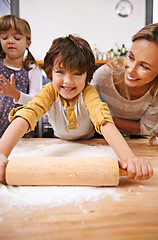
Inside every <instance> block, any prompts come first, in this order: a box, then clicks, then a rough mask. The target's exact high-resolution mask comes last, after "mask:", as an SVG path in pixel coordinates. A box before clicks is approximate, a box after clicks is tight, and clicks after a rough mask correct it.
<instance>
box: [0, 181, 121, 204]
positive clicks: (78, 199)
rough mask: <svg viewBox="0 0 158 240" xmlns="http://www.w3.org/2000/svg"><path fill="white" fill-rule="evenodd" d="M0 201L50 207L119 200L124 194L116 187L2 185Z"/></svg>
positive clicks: (0, 186)
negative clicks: (101, 200)
mask: <svg viewBox="0 0 158 240" xmlns="http://www.w3.org/2000/svg"><path fill="white" fill-rule="evenodd" d="M0 195H1V197H0V198H1V199H0V202H3V203H6V204H7V205H9V206H10V207H14V206H35V205H49V206H50V207H56V206H62V205H66V204H70V203H74V204H75V205H76V206H80V204H82V203H83V202H89V201H92V202H97V201H98V200H100V199H104V198H108V199H112V200H114V201H119V200H120V197H122V196H123V194H121V193H119V192H117V191H116V189H114V188H95V187H54V186H49V187H47V186H46V187H34V186H33V187H12V186H5V185H0Z"/></svg>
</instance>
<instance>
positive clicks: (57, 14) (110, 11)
mask: <svg viewBox="0 0 158 240" xmlns="http://www.w3.org/2000/svg"><path fill="white" fill-rule="evenodd" d="M122 3H123V5H122ZM124 4H125V5H124ZM5 14H15V15H17V16H19V17H21V18H24V19H26V20H27V21H28V22H29V24H30V26H31V30H32V44H31V47H30V51H31V52H32V53H33V55H34V56H35V58H36V59H37V60H38V61H39V64H40V66H41V67H42V65H43V59H44V56H45V54H46V52H47V51H48V50H49V48H50V46H51V44H52V41H53V39H54V38H57V37H60V36H65V35H68V34H70V33H71V34H78V35H79V36H80V37H83V38H85V39H86V40H87V41H88V42H89V44H90V45H91V47H92V49H93V51H94V54H95V56H96V63H97V65H98V66H100V65H102V64H104V63H105V62H106V61H108V59H109V58H110V59H111V58H113V57H115V56H117V55H120V54H122V55H123V54H125V53H126V52H127V51H128V50H129V48H130V46H131V37H132V35H133V34H135V33H136V32H137V31H138V30H139V29H140V28H142V27H143V26H145V25H147V24H150V23H154V22H158V0H126V1H125V0H27V1H26V0H0V17H1V16H3V15H5ZM47 82H48V79H47V78H46V76H45V74H43V84H45V83H47ZM52 136H53V130H52V129H51V128H50V125H49V123H48V117H47V114H46V115H44V116H43V117H42V118H41V119H40V121H39V123H38V137H52Z"/></svg>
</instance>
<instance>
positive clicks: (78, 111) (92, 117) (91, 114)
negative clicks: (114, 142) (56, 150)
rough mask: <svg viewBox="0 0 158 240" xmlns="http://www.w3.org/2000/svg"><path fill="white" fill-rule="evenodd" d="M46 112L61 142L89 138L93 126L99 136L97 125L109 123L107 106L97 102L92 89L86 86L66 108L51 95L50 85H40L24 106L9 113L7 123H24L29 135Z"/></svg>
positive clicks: (110, 119)
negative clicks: (16, 120) (14, 120)
mask: <svg viewBox="0 0 158 240" xmlns="http://www.w3.org/2000/svg"><path fill="white" fill-rule="evenodd" d="M47 112H48V118H49V123H50V124H51V125H52V128H53V130H54V134H55V135H56V136H57V137H59V138H62V139H65V140H76V139H87V138H90V137H92V136H93V135H94V133H95V131H94V127H93V124H94V126H95V129H96V130H97V131H98V132H99V133H100V125H102V124H104V123H106V122H111V123H113V120H112V116H111V114H110V112H109V109H108V106H107V104H106V103H103V102H102V101H101V99H100V97H99V94H98V92H97V91H96V89H95V88H94V87H93V86H91V85H87V87H86V88H85V89H84V90H83V91H82V92H81V93H80V94H79V95H78V96H76V97H75V99H74V100H73V102H72V104H71V105H70V106H69V105H68V104H67V102H66V100H65V99H64V98H62V97H61V96H60V95H59V94H58V93H57V92H56V91H55V89H54V88H53V84H52V82H51V83H48V84H46V85H44V86H43V87H42V89H41V91H40V92H39V94H38V95H36V96H35V97H34V99H33V100H32V101H30V102H29V103H28V104H27V105H25V106H22V107H19V108H16V109H12V111H11V112H10V115H9V120H10V121H13V119H14V118H16V117H22V118H24V119H26V120H27V121H28V123H29V129H28V131H30V130H33V129H34V128H35V126H36V123H37V122H38V120H39V119H40V117H41V116H42V115H44V114H45V113H47ZM92 123H93V124H92Z"/></svg>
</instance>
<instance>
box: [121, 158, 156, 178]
mask: <svg viewBox="0 0 158 240" xmlns="http://www.w3.org/2000/svg"><path fill="white" fill-rule="evenodd" d="M119 166H120V168H122V169H127V172H128V175H127V177H128V178H130V179H133V180H147V179H149V178H151V177H152V175H153V168H152V166H151V164H150V162H149V161H147V160H144V159H143V158H140V157H133V158H128V159H126V160H119Z"/></svg>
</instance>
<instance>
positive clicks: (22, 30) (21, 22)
mask: <svg viewBox="0 0 158 240" xmlns="http://www.w3.org/2000/svg"><path fill="white" fill-rule="evenodd" d="M9 29H14V30H15V31H16V32H17V33H19V34H21V35H23V36H26V39H27V40H31V28H30V25H29V24H28V22H27V21H26V20H25V19H21V18H19V17H17V16H15V15H4V16H2V17H1V18H0V33H1V32H6V31H8V30H9ZM27 51H28V53H27V56H26V58H25V60H24V62H23V65H24V67H25V68H26V69H28V70H30V69H31V66H30V65H31V64H35V65H36V66H37V62H36V60H35V58H34V57H33V55H32V54H31V52H30V51H29V49H27ZM5 56H6V54H5V52H4V51H3V49H2V46H1V44H0V57H1V58H5Z"/></svg>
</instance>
